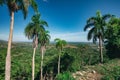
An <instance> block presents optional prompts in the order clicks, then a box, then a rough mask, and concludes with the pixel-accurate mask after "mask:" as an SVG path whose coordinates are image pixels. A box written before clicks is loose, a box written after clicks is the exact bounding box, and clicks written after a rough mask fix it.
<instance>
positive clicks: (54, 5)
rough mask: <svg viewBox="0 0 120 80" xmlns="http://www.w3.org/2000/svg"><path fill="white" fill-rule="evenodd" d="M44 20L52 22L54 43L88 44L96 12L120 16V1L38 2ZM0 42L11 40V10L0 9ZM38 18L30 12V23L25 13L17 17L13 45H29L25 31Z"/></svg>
mask: <svg viewBox="0 0 120 80" xmlns="http://www.w3.org/2000/svg"><path fill="white" fill-rule="evenodd" d="M37 4H38V8H39V11H40V13H41V18H42V19H43V20H45V21H47V22H48V25H49V27H48V28H46V29H47V30H49V31H50V35H51V41H53V40H54V39H55V38H61V39H64V40H67V41H74V42H76V41H77V42H87V32H84V31H83V28H84V26H85V24H86V20H87V19H88V18H89V17H91V16H95V14H96V11H97V10H100V11H101V13H102V14H107V13H110V14H114V15H116V16H118V17H119V16H120V0H37ZM0 11H1V12H0V39H2V40H8V35H9V27H10V16H9V12H8V8H7V7H6V6H5V5H4V6H0ZM32 15H34V12H33V9H31V8H29V13H28V16H27V19H26V20H24V18H23V14H22V12H21V11H18V12H17V13H15V22H14V33H13V41H28V39H27V38H26V37H25V36H24V28H25V27H26V25H27V24H28V23H29V22H30V21H31V17H32Z"/></svg>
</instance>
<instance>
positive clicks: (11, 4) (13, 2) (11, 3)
mask: <svg viewBox="0 0 120 80" xmlns="http://www.w3.org/2000/svg"><path fill="white" fill-rule="evenodd" d="M1 5H6V6H7V7H8V11H9V14H10V33H9V39H8V48H7V55H6V63H5V80H10V77H11V43H12V36H13V29H14V14H15V12H18V11H20V10H21V11H22V12H23V15H24V19H26V16H27V14H28V7H29V6H31V7H32V8H33V9H34V11H35V12H37V4H36V2H35V1H34V0H27V1H25V0H1V1H0V6H1Z"/></svg>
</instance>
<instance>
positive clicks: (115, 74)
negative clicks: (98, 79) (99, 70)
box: [102, 66, 120, 80]
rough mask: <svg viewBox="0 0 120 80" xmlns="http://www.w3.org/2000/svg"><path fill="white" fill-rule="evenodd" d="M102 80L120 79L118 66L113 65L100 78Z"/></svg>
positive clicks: (119, 67)
mask: <svg viewBox="0 0 120 80" xmlns="http://www.w3.org/2000/svg"><path fill="white" fill-rule="evenodd" d="M102 80H120V66H115V67H114V68H113V69H111V71H108V72H107V74H105V76H104V77H103V78H102Z"/></svg>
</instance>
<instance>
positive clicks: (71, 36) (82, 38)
mask: <svg viewBox="0 0 120 80" xmlns="http://www.w3.org/2000/svg"><path fill="white" fill-rule="evenodd" d="M50 35H51V39H50V41H54V39H55V38H60V39H64V40H66V41H70V42H88V40H87V32H75V33H51V34H50ZM0 39H2V40H8V34H0ZM13 41H32V40H28V39H27V37H25V35H24V34H21V33H17V34H14V35H13Z"/></svg>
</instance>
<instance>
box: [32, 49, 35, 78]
mask: <svg viewBox="0 0 120 80" xmlns="http://www.w3.org/2000/svg"><path fill="white" fill-rule="evenodd" d="M35 52H36V47H35V48H34V51H33V58H32V80H34V75H35Z"/></svg>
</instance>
